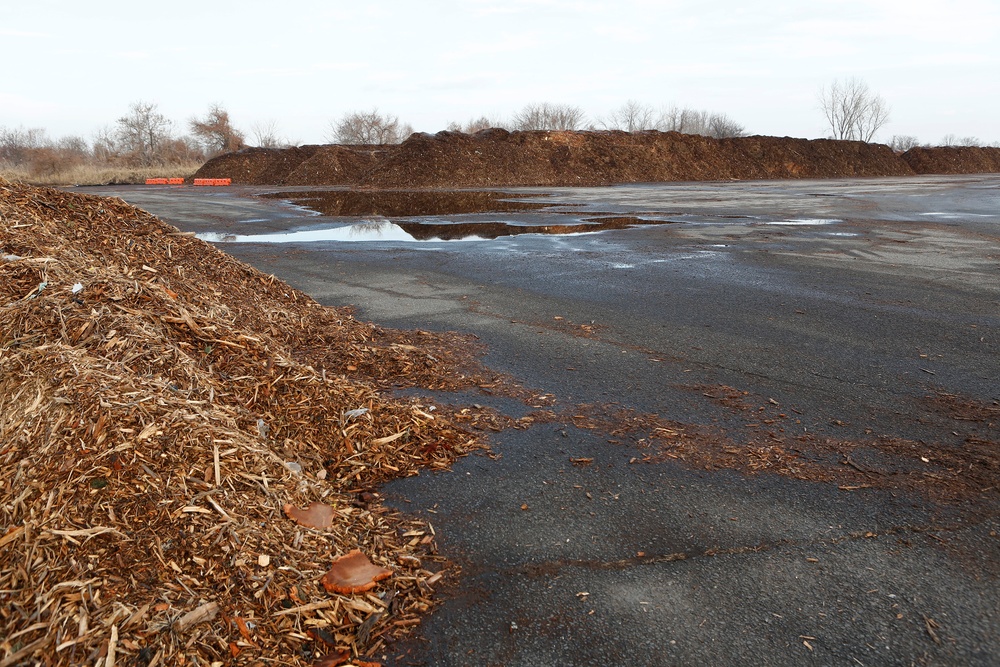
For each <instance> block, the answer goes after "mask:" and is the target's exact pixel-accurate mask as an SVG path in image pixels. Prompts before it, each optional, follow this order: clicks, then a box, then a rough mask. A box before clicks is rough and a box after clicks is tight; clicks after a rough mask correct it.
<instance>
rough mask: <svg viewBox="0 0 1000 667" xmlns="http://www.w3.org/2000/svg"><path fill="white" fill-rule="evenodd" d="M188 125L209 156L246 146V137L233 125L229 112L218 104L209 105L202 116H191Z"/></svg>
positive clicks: (230, 151)
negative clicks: (206, 111)
mask: <svg viewBox="0 0 1000 667" xmlns="http://www.w3.org/2000/svg"><path fill="white" fill-rule="evenodd" d="M188 125H189V127H190V128H191V133H192V134H194V136H195V137H197V138H198V139H199V140H200V141H201V142H202V144H203V145H204V147H205V153H206V154H207V155H209V156H214V155H221V154H222V153H232V152H234V151H238V150H240V149H241V148H244V147H246V137H245V136H244V135H243V133H242V132H240V131H239V130H237V129H236V128H234V127H233V125H232V123H231V122H230V120H229V112H228V111H226V110H225V109H224V108H223V107H222V105H220V104H213V105H211V106H210V107H209V108H208V113H207V114H205V117H204V118H192V119H191V120H190V121H189V122H188Z"/></svg>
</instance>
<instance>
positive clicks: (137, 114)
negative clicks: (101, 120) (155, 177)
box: [116, 101, 171, 166]
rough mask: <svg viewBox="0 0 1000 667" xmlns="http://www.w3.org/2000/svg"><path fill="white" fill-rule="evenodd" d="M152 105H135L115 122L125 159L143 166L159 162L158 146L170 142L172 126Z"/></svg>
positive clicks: (147, 103)
mask: <svg viewBox="0 0 1000 667" xmlns="http://www.w3.org/2000/svg"><path fill="white" fill-rule="evenodd" d="M156 109H157V106H156V104H154V103H151V102H141V101H140V102H135V103H133V104H132V106H130V107H129V113H128V115H126V116H122V117H121V118H119V119H118V121H117V131H116V134H117V139H118V141H119V143H120V145H121V147H122V149H123V150H124V151H125V153H127V154H128V156H129V157H130V158H131V159H132V160H134V161H135V162H138V163H139V164H141V165H142V166H149V165H152V164H156V163H157V162H162V161H163V157H162V156H161V155H160V152H159V151H160V147H161V146H162V145H163V144H164V143H166V142H167V141H169V140H170V126H171V123H170V121H169V120H168V119H167V117H166V116H164V115H163V114H161V113H160V112H158V111H157V110H156Z"/></svg>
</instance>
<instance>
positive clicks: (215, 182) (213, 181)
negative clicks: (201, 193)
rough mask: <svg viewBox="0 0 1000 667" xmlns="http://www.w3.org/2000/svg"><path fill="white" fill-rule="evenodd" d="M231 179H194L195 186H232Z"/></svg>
mask: <svg viewBox="0 0 1000 667" xmlns="http://www.w3.org/2000/svg"><path fill="white" fill-rule="evenodd" d="M232 183H233V179H231V178H196V179H194V184H195V185H232Z"/></svg>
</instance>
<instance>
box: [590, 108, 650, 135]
mask: <svg viewBox="0 0 1000 667" xmlns="http://www.w3.org/2000/svg"><path fill="white" fill-rule="evenodd" d="M655 118H656V112H655V111H654V110H653V108H652V107H650V106H646V105H645V104H640V103H639V102H636V101H635V100H629V101H628V102H626V103H625V104H623V105H622V106H620V107H618V108H617V109H615V110H614V111H612V112H611V113H610V114H609V115H608V117H607V118H605V119H598V121H597V126H598V127H603V128H605V129H608V130H624V131H625V132H639V131H642V130H652V129H655V128H656V120H655Z"/></svg>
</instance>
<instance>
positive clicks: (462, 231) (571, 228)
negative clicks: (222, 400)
mask: <svg viewBox="0 0 1000 667" xmlns="http://www.w3.org/2000/svg"><path fill="white" fill-rule="evenodd" d="M669 223H670V221H668V220H648V219H645V218H633V217H607V218H588V219H585V220H584V221H583V222H580V223H576V224H566V225H531V224H517V223H514V222H456V223H450V222H436V223H428V222H404V221H399V222H391V221H389V220H384V219H369V220H362V221H361V222H356V223H353V224H349V225H341V226H338V227H324V228H321V229H307V230H302V231H297V232H284V233H279V234H219V233H205V234H199V235H198V238H200V239H202V240H203V241H209V242H211V243H311V242H316V241H339V242H355V243H357V242H365V241H368V242H377V241H396V242H413V241H485V240H491V239H496V238H499V237H502V236H519V235H521V234H541V235H550V236H569V235H575V234H593V233H595V232H603V231H606V230H609V229H627V228H629V227H635V226H637V225H665V224H669Z"/></svg>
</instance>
